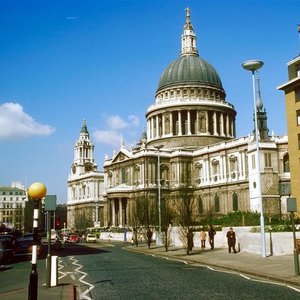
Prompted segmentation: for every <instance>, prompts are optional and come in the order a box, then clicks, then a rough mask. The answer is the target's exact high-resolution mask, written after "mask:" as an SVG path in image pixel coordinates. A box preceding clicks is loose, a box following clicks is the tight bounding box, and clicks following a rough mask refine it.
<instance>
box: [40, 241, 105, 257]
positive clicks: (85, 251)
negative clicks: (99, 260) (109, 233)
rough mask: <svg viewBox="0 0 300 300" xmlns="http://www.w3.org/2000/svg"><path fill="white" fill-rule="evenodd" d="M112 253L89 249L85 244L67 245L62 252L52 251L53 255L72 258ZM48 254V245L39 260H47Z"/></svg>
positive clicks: (44, 247)
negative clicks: (73, 256)
mask: <svg viewBox="0 0 300 300" xmlns="http://www.w3.org/2000/svg"><path fill="white" fill-rule="evenodd" d="M108 252H110V251H107V250H103V249H100V248H95V247H89V246H86V245H84V244H75V243H66V244H65V246H64V248H62V249H60V250H56V249H51V255H57V256H59V257H65V256H72V255H93V254H101V253H108ZM47 254H48V248H47V245H44V246H43V249H42V252H41V254H40V255H39V259H45V258H46V257H47Z"/></svg>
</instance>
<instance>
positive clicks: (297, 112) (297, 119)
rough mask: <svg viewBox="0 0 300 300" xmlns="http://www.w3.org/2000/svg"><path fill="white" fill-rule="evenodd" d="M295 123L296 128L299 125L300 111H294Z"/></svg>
mask: <svg viewBox="0 0 300 300" xmlns="http://www.w3.org/2000/svg"><path fill="white" fill-rule="evenodd" d="M296 123H297V126H299V125H300V109H298V110H296Z"/></svg>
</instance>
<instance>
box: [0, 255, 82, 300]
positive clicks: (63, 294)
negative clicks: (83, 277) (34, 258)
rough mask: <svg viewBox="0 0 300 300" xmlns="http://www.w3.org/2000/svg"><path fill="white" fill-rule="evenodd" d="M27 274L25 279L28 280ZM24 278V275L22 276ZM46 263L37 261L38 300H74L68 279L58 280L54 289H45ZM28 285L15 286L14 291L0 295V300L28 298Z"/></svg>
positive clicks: (72, 286)
mask: <svg viewBox="0 0 300 300" xmlns="http://www.w3.org/2000/svg"><path fill="white" fill-rule="evenodd" d="M29 274H30V273H29V272H28V273H26V278H28V279H29ZM24 276H25V274H24ZM45 282H46V261H45V260H44V259H43V260H39V261H38V289H37V292H38V295H37V296H38V297H37V298H38V299H41V300H75V299H76V291H75V286H74V284H73V283H72V282H70V280H69V279H66V280H64V278H62V279H59V280H58V285H57V286H54V287H50V288H48V287H46V284H45ZM28 284H29V282H26V286H24V284H23V281H22V282H20V283H16V284H15V289H14V290H10V291H8V292H4V293H1V294H0V298H1V300H12V299H13V300H24V299H27V298H28Z"/></svg>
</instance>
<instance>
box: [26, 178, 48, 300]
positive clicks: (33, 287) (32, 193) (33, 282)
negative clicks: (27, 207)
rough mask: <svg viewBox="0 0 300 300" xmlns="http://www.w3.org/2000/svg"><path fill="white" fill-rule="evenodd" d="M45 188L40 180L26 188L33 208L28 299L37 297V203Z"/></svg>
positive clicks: (42, 196) (43, 194) (33, 299)
mask: <svg viewBox="0 0 300 300" xmlns="http://www.w3.org/2000/svg"><path fill="white" fill-rule="evenodd" d="M46 193H47V189H46V187H45V185H44V184H43V183H41V182H35V183H33V184H32V185H31V186H30V187H29V188H28V197H29V198H30V199H31V200H33V201H34V210H33V245H32V260H31V273H30V279H29V288H28V300H36V299H37V286H38V273H37V268H36V263H37V246H38V218H39V203H40V201H41V200H42V199H43V198H44V197H45V195H46Z"/></svg>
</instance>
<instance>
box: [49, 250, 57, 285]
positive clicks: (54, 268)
mask: <svg viewBox="0 0 300 300" xmlns="http://www.w3.org/2000/svg"><path fill="white" fill-rule="evenodd" d="M57 275H58V256H56V255H53V256H51V279H50V286H57V281H58V278H57Z"/></svg>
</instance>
